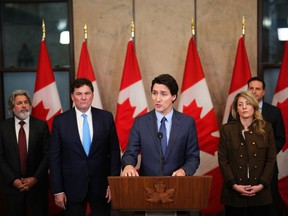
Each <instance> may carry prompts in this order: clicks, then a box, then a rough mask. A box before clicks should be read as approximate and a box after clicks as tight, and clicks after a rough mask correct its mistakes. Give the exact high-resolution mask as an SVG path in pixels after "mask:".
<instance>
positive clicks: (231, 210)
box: [225, 205, 271, 216]
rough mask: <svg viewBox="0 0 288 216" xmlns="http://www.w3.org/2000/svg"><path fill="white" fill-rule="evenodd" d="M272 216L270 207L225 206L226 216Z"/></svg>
mask: <svg viewBox="0 0 288 216" xmlns="http://www.w3.org/2000/svg"><path fill="white" fill-rule="evenodd" d="M256 215H261V216H271V213H270V206H269V205H263V206H249V207H232V206H226V205H225V216H256Z"/></svg>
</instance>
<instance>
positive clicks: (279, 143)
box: [273, 109, 286, 153]
mask: <svg viewBox="0 0 288 216" xmlns="http://www.w3.org/2000/svg"><path fill="white" fill-rule="evenodd" d="M275 116H276V117H275V118H276V120H275V124H274V125H273V127H274V128H273V131H274V137H275V144H276V151H277V153H279V152H280V151H281V149H282V147H283V146H284V145H285V143H286V132H285V126H284V122H283V118H282V114H281V111H280V110H279V109H277V114H276V115H275Z"/></svg>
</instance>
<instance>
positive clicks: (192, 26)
mask: <svg viewBox="0 0 288 216" xmlns="http://www.w3.org/2000/svg"><path fill="white" fill-rule="evenodd" d="M191 34H192V36H194V35H195V22H194V19H193V18H192V19H191Z"/></svg>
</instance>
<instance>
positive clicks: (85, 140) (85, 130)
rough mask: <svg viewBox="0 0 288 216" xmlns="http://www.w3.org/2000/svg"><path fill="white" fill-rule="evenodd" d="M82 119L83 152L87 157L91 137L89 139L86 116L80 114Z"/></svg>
mask: <svg viewBox="0 0 288 216" xmlns="http://www.w3.org/2000/svg"><path fill="white" fill-rule="evenodd" d="M82 117H83V131H82V132H83V134H82V135H83V137H82V138H83V141H82V142H83V147H84V150H85V152H86V155H87V156H88V155H89V151H90V146H91V137H90V129H89V124H88V120H87V115H86V114H82Z"/></svg>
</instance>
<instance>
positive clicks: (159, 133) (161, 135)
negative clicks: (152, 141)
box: [157, 132, 163, 141]
mask: <svg viewBox="0 0 288 216" xmlns="http://www.w3.org/2000/svg"><path fill="white" fill-rule="evenodd" d="M157 137H158V139H160V141H161V139H162V138H163V133H161V132H158V133H157Z"/></svg>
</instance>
